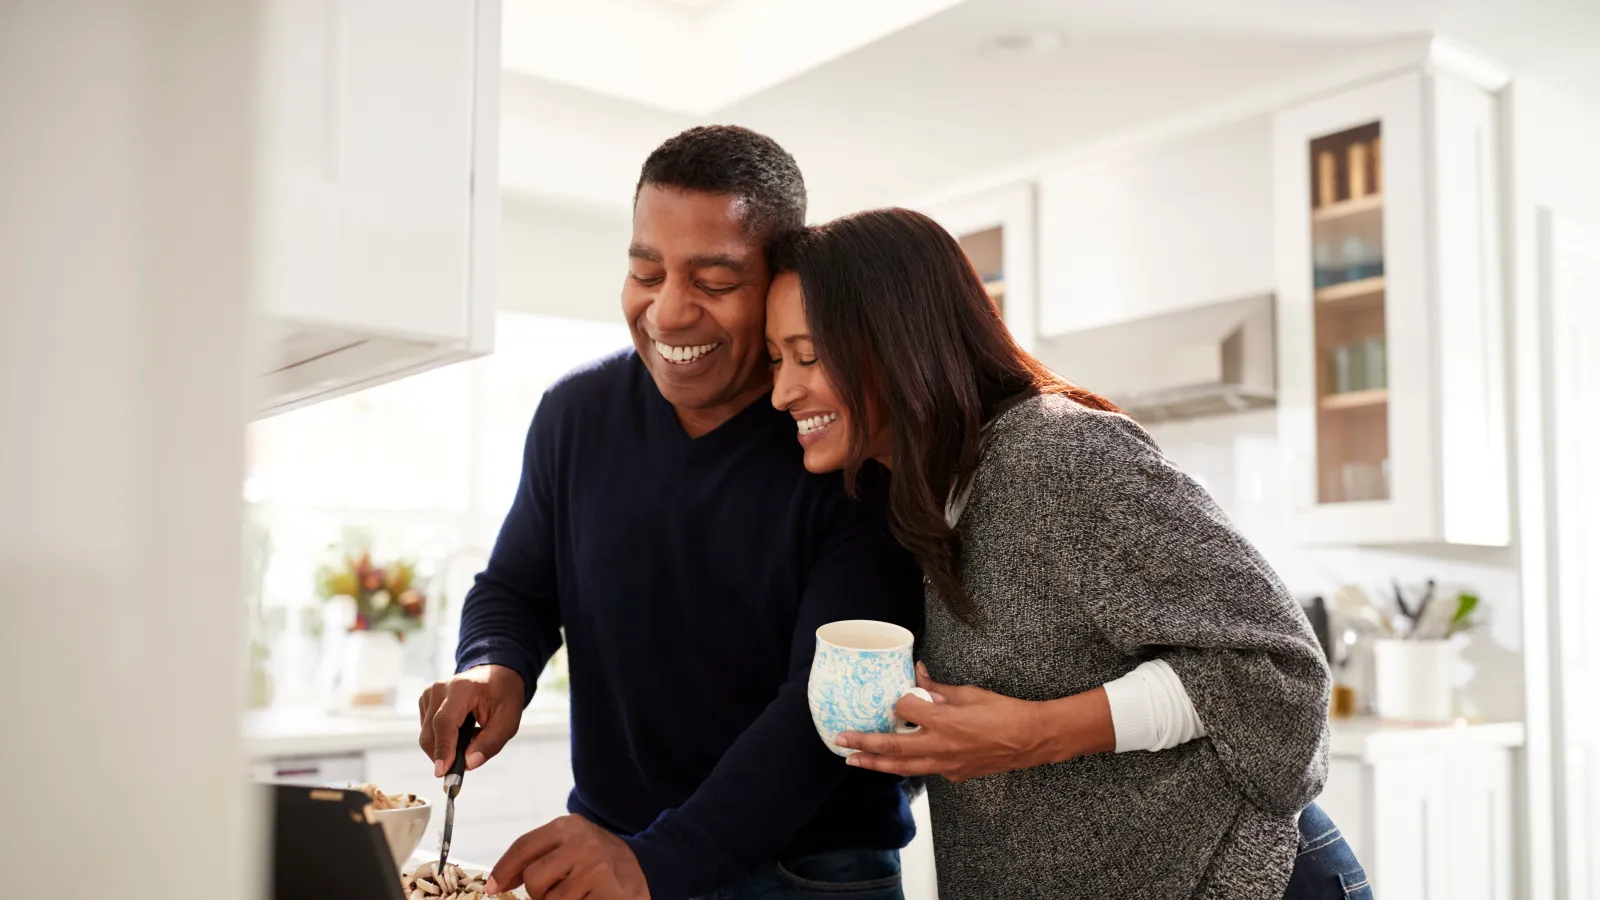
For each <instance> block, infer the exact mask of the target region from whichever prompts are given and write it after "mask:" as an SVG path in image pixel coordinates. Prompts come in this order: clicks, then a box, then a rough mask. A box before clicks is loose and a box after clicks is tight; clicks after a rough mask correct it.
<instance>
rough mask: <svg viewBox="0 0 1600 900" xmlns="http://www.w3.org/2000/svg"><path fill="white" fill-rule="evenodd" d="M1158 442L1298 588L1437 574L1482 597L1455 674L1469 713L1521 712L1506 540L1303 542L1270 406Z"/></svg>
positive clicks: (1375, 584) (1381, 585) (1517, 631)
mask: <svg viewBox="0 0 1600 900" xmlns="http://www.w3.org/2000/svg"><path fill="white" fill-rule="evenodd" d="M1149 430H1150V433H1151V435H1152V436H1154V437H1155V439H1156V441H1157V442H1158V443H1159V444H1160V445H1161V449H1162V450H1163V451H1164V452H1165V453H1166V454H1167V456H1168V457H1169V458H1170V459H1172V460H1173V462H1175V463H1176V464H1177V465H1178V466H1179V467H1181V468H1182V469H1183V470H1184V471H1186V472H1188V473H1189V474H1190V475H1191V476H1193V477H1194V478H1196V479H1197V480H1198V481H1200V482H1201V484H1203V485H1204V486H1205V488H1206V490H1208V491H1209V492H1210V493H1211V496H1212V497H1214V498H1215V499H1216V501H1217V503H1218V504H1219V505H1220V506H1221V507H1222V508H1223V509H1224V510H1225V511H1226V512H1227V514H1228V516H1229V518H1231V519H1232V520H1233V522H1234V524H1235V525H1236V526H1238V528H1239V529H1240V530H1241V531H1242V532H1243V533H1244V534H1245V536H1246V537H1248V538H1249V539H1250V540H1251V541H1252V542H1254V543H1255V545H1256V547H1257V548H1259V549H1260V551H1261V553H1262V555H1264V556H1265V557H1266V558H1267V561H1268V562H1270V563H1271V564H1272V567H1273V568H1274V569H1276V570H1277V572H1278V574H1279V576H1280V577H1282V578H1283V580H1284V582H1285V583H1286V584H1288V585H1289V588H1290V589H1291V590H1292V591H1294V592H1295V594H1296V595H1300V596H1309V595H1312V594H1322V595H1323V596H1324V597H1330V598H1331V595H1332V592H1333V590H1334V589H1335V588H1337V587H1338V586H1339V585H1341V584H1350V583H1355V584H1359V585H1362V586H1363V587H1367V588H1369V589H1372V590H1376V591H1386V590H1387V586H1388V585H1389V583H1390V581H1391V580H1392V579H1399V580H1400V581H1401V582H1402V583H1405V584H1415V583H1420V582H1423V581H1426V580H1427V579H1429V578H1437V579H1438V580H1439V586H1440V589H1441V590H1449V589H1452V588H1462V589H1471V590H1473V591H1476V592H1477V593H1478V594H1480V595H1481V596H1482V597H1483V603H1484V613H1485V625H1484V627H1483V628H1482V629H1480V630H1479V631H1478V632H1476V633H1474V634H1472V635H1471V636H1470V637H1469V638H1468V646H1467V649H1466V651H1465V652H1464V654H1463V658H1464V664H1463V667H1462V671H1461V673H1460V675H1459V676H1458V677H1459V679H1460V682H1461V685H1462V686H1463V688H1464V690H1463V691H1462V701H1463V706H1464V709H1463V712H1466V713H1468V714H1477V715H1482V716H1485V717H1487V718H1491V719H1520V718H1521V717H1522V663H1521V652H1522V619H1521V615H1522V609H1521V593H1520V582H1519V580H1518V571H1517V562H1516V555H1515V554H1514V552H1513V551H1512V550H1511V549H1509V548H1462V547H1450V546H1432V545H1430V546H1406V547H1403V548H1378V547H1362V546H1353V545H1352V546H1330V547H1305V546H1298V545H1295V544H1292V543H1289V542H1288V541H1287V540H1285V538H1284V533H1285V524H1286V516H1285V511H1286V510H1287V508H1288V503H1287V501H1286V500H1285V496H1286V489H1287V484H1288V479H1287V476H1286V474H1285V471H1284V462H1283V454H1282V453H1281V451H1280V448H1279V444H1278V437H1277V417H1276V414H1275V413H1274V412H1273V411H1271V410H1267V411H1262V412H1252V413H1245V414H1241V415H1234V416H1219V417H1212V418H1205V419H1193V420H1188V421H1178V422H1166V423H1162V424H1160V425H1155V426H1152V427H1151V428H1150V429H1149Z"/></svg>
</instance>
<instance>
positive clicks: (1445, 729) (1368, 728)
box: [1331, 719, 1525, 762]
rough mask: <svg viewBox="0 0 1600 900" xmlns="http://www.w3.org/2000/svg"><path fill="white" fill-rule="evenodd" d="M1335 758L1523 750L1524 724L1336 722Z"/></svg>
mask: <svg viewBox="0 0 1600 900" xmlns="http://www.w3.org/2000/svg"><path fill="white" fill-rule="evenodd" d="M1331 730H1332V733H1333V743H1332V748H1331V753H1332V755H1333V756H1334V757H1335V758H1341V759H1358V760H1361V761H1363V762H1376V761H1378V760H1380V759H1396V758H1400V757H1409V756H1428V755H1433V754H1437V753H1442V752H1450V751H1455V750H1467V749H1478V748H1486V747H1501V748H1515V747H1521V746H1522V742H1523V739H1524V737H1525V731H1524V729H1523V726H1522V723H1521V722H1458V723H1456V724H1453V725H1389V724H1385V723H1383V722H1380V721H1378V720H1376V719H1334V720H1333V721H1332V723H1331Z"/></svg>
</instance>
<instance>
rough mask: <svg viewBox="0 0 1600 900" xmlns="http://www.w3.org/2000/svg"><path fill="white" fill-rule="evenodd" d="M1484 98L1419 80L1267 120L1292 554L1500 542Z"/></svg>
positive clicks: (1492, 233)
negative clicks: (1296, 550) (1302, 545)
mask: <svg viewBox="0 0 1600 900" xmlns="http://www.w3.org/2000/svg"><path fill="white" fill-rule="evenodd" d="M1493 87H1494V85H1493V84H1492V83H1484V81H1483V80H1482V79H1477V80H1474V79H1469V78H1466V77H1461V76H1458V75H1455V74H1452V73H1451V72H1448V71H1444V70H1432V71H1428V72H1418V73H1413V74H1406V75H1402V76H1397V77H1392V78H1389V79H1388V80H1384V81H1380V82H1377V83H1373V84H1369V85H1366V86H1363V87H1358V88H1354V89H1351V90H1349V91H1346V92H1343V93H1340V94H1336V95H1333V96H1328V97H1325V98H1323V99H1320V100H1317V101H1315V102H1311V103H1307V104H1306V105H1304V106H1300V107H1297V108H1294V109H1290V110H1287V111H1284V112H1282V113H1280V114H1279V115H1278V116H1277V117H1276V122H1275V127H1274V139H1273V140H1274V154H1273V170H1274V179H1275V190H1274V197H1275V200H1274V203H1275V209H1276V213H1275V222H1276V226H1277V244H1276V257H1277V266H1276V271H1277V294H1278V386H1279V407H1278V409H1279V438H1280V440H1281V441H1282V444H1283V448H1284V452H1285V454H1286V457H1287V462H1288V466H1289V470H1288V471H1289V477H1290V479H1291V484H1290V485H1289V499H1290V515H1289V524H1290V528H1291V529H1292V534H1291V537H1292V538H1294V539H1296V540H1299V541H1303V542H1307V543H1368V544H1374V543H1454V544H1476V545H1504V544H1506V543H1507V542H1508V541H1509V537H1510V535H1509V527H1510V526H1509V498H1508V482H1507V466H1506V432H1505V395H1504V384H1505V363H1504V348H1503V340H1504V331H1503V329H1502V323H1501V320H1502V316H1503V310H1502V303H1501V296H1502V295H1501V274H1500V266H1499V260H1500V245H1501V224H1500V219H1499V215H1498V192H1499V178H1500V176H1499V159H1498V153H1497V126H1496V122H1497V100H1496V96H1495V94H1494V93H1493V90H1492V88H1493Z"/></svg>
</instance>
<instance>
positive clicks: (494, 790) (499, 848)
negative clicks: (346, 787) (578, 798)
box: [366, 736, 572, 866]
mask: <svg viewBox="0 0 1600 900" xmlns="http://www.w3.org/2000/svg"><path fill="white" fill-rule="evenodd" d="M366 778H367V780H368V781H370V782H372V783H373V784H376V785H379V786H380V787H382V788H383V789H384V790H385V791H389V792H391V793H393V792H397V791H406V792H410V793H413V794H416V795H417V796H419V797H424V798H426V799H428V800H429V801H430V802H435V803H442V802H443V793H442V790H441V787H440V781H439V779H437V778H435V777H433V764H432V763H431V762H429V761H428V758H427V757H426V756H425V755H424V754H423V752H422V751H421V750H419V749H417V748H415V747H405V748H393V749H376V750H369V751H367V754H366ZM571 791H572V756H571V750H570V746H569V744H568V742H567V740H566V738H565V737H532V736H530V737H517V738H514V739H513V740H512V741H511V743H509V744H507V745H506V747H505V749H503V750H501V751H500V753H499V755H498V756H496V757H495V758H494V759H492V760H490V761H489V762H488V763H487V764H485V765H484V766H483V767H482V768H480V769H475V770H474V771H472V772H468V773H467V775H466V777H465V778H464V779H463V780H462V786H461V794H460V796H459V797H458V798H457V799H456V827H455V833H454V834H453V836H452V838H451V851H450V853H451V856H452V857H454V858H457V859H462V860H466V861H468V862H472V863H476V864H479V865H485V866H489V865H493V864H494V863H495V861H496V860H498V859H499V858H500V854H502V853H504V852H505V851H506V849H507V848H508V847H510V846H511V842H512V841H515V840H516V839H517V838H518V837H521V836H522V835H523V834H524V833H525V832H528V831H531V830H533V829H535V828H538V827H539V826H540V825H543V824H545V823H546V822H549V821H551V820H552V819H556V818H559V817H561V816H564V815H566V814H567V795H568V794H569V793H570V792H571ZM443 827H444V811H443V809H442V808H441V809H438V810H436V811H435V814H434V815H433V816H432V817H431V818H430V819H429V821H428V831H427V834H426V835H425V836H424V837H423V839H422V846H423V847H437V846H438V845H439V832H440V829H442V828H443Z"/></svg>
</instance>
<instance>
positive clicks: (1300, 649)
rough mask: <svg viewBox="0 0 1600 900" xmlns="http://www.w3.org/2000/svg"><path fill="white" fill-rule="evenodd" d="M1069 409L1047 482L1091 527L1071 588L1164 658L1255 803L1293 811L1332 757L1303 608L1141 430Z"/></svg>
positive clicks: (1317, 785) (1134, 641)
mask: <svg viewBox="0 0 1600 900" xmlns="http://www.w3.org/2000/svg"><path fill="white" fill-rule="evenodd" d="M1071 421H1072V422H1074V423H1075V424H1074V425H1072V426H1071V427H1070V428H1069V431H1070V432H1071V433H1070V434H1068V435H1067V440H1066V443H1065V446H1063V447H1062V448H1061V450H1062V456H1063V457H1064V459H1063V461H1062V465H1064V466H1065V467H1066V469H1067V471H1066V472H1064V473H1062V474H1064V475H1065V476H1066V477H1065V479H1063V480H1061V481H1059V482H1058V484H1057V486H1056V490H1057V491H1062V492H1064V495H1063V496H1061V497H1060V502H1062V503H1063V504H1064V505H1065V507H1066V510H1067V511H1068V513H1069V514H1070V515H1073V516H1077V517H1082V518H1083V519H1084V520H1085V522H1086V524H1087V527H1088V529H1089V533H1090V534H1091V535H1092V537H1091V539H1090V541H1089V546H1087V547H1085V548H1083V553H1084V559H1083V560H1082V561H1081V562H1079V563H1077V564H1075V565H1072V566H1071V569H1072V570H1073V571H1074V572H1075V573H1076V577H1077V578H1078V579H1079V583H1078V584H1077V585H1076V586H1075V589H1076V592H1077V593H1078V594H1079V596H1080V597H1081V598H1082V600H1083V602H1084V603H1085V604H1086V606H1087V608H1088V609H1089V613H1090V615H1091V617H1092V618H1093V619H1094V621H1095V623H1096V625H1097V627H1098V628H1099V630H1100V631H1101V633H1102V634H1103V635H1104V637H1105V638H1106V640H1107V641H1109V642H1110V643H1111V644H1112V645H1113V646H1115V647H1117V648H1118V649H1120V650H1121V651H1122V652H1124V653H1126V654H1128V655H1129V656H1133V657H1142V658H1157V659H1161V660H1164V661H1165V662H1166V663H1167V664H1168V665H1169V666H1170V667H1171V668H1172V671H1173V672H1174V673H1175V674H1176V675H1177V677H1178V679H1179V680H1180V681H1181V683H1182V686H1183V688H1184V689H1186V692H1187V694H1188V696H1189V698H1190V699H1191V701H1192V702H1193V705H1194V709H1195V712H1196V713H1197V714H1198V716H1199V719H1200V721H1202V722H1204V723H1205V729H1206V734H1207V737H1208V738H1209V740H1210V741H1211V742H1212V744H1213V746H1214V747H1215V749H1216V752H1217V756H1218V759H1219V760H1220V762H1221V764H1222V766H1223V770H1224V772H1225V774H1226V776H1227V777H1228V778H1229V779H1230V780H1231V781H1232V782H1233V783H1234V784H1235V785H1236V786H1237V787H1238V788H1239V790H1240V792H1241V793H1242V794H1244V796H1245V797H1246V798H1247V799H1248V800H1249V801H1250V802H1251V803H1253V804H1254V805H1255V806H1257V807H1258V808H1260V809H1262V810H1263V811H1266V812H1269V813H1274V814H1292V813H1294V812H1297V811H1299V810H1300V809H1302V808H1304V807H1305V806H1306V805H1307V804H1308V803H1310V802H1311V801H1312V800H1314V799H1315V798H1316V797H1317V795H1318V794H1319V793H1320V792H1321V790H1322V786H1323V783H1324V781H1325V780H1326V778H1327V764H1328V727H1327V710H1328V693H1329V685H1330V677H1329V673H1328V668H1327V664H1326V662H1325V660H1324V659H1323V657H1322V653H1321V650H1320V648H1319V646H1318V644H1317V641H1316V638H1315V637H1314V636H1313V635H1312V632H1311V627H1310V623H1309V622H1308V621H1307V619H1306V617H1305V613H1304V612H1303V611H1302V610H1301V609H1300V607H1299V605H1298V604H1297V603H1296V602H1295V601H1294V599H1293V597H1291V596H1290V594H1289V591H1288V589H1287V588H1286V587H1285V586H1284V585H1283V583H1282V582H1281V581H1280V580H1279V579H1278V577H1277V575H1276V574H1275V573H1274V572H1273V571H1272V569H1271V568H1270V567H1269V566H1268V565H1267V563H1266V561H1265V560H1264V559H1263V558H1262V557H1261V555H1260V554H1259V553H1258V552H1257V551H1256V549H1255V548H1254V547H1253V546H1251V544H1250V543H1249V542H1248V541H1247V540H1245V539H1244V537H1243V536H1241V535H1240V534H1239V533H1238V531H1236V530H1235V529H1234V527H1233V526H1232V525H1231V524H1230V523H1229V522H1228V520H1227V518H1226V516H1225V515H1224V514H1223V512H1222V510H1221V509H1220V508H1218V507H1217V505H1216V503H1215V502H1213V501H1212V499H1211V497H1210V495H1208V494H1207V493H1206V492H1205V490H1204V489H1203V488H1201V487H1200V485H1199V484H1197V483H1196V482H1195V481H1194V480H1193V479H1191V478H1189V477H1188V476H1187V475H1185V474H1184V473H1183V472H1181V471H1180V470H1179V469H1178V468H1177V467H1176V466H1174V465H1173V464H1172V463H1171V462H1170V461H1168V460H1167V459H1166V458H1165V457H1164V456H1163V455H1162V454H1161V452H1160V451H1159V450H1158V449H1157V448H1156V446H1155V443H1154V441H1152V440H1151V439H1150V437H1149V435H1147V434H1146V433H1145V432H1144V430H1143V429H1141V428H1140V427H1139V426H1138V425H1136V424H1134V423H1133V422H1132V420H1130V419H1127V418H1126V417H1123V416H1119V415H1113V414H1105V413H1092V414H1085V415H1077V416H1073V417H1072V420H1071ZM1069 589H1073V588H1072V586H1069Z"/></svg>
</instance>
